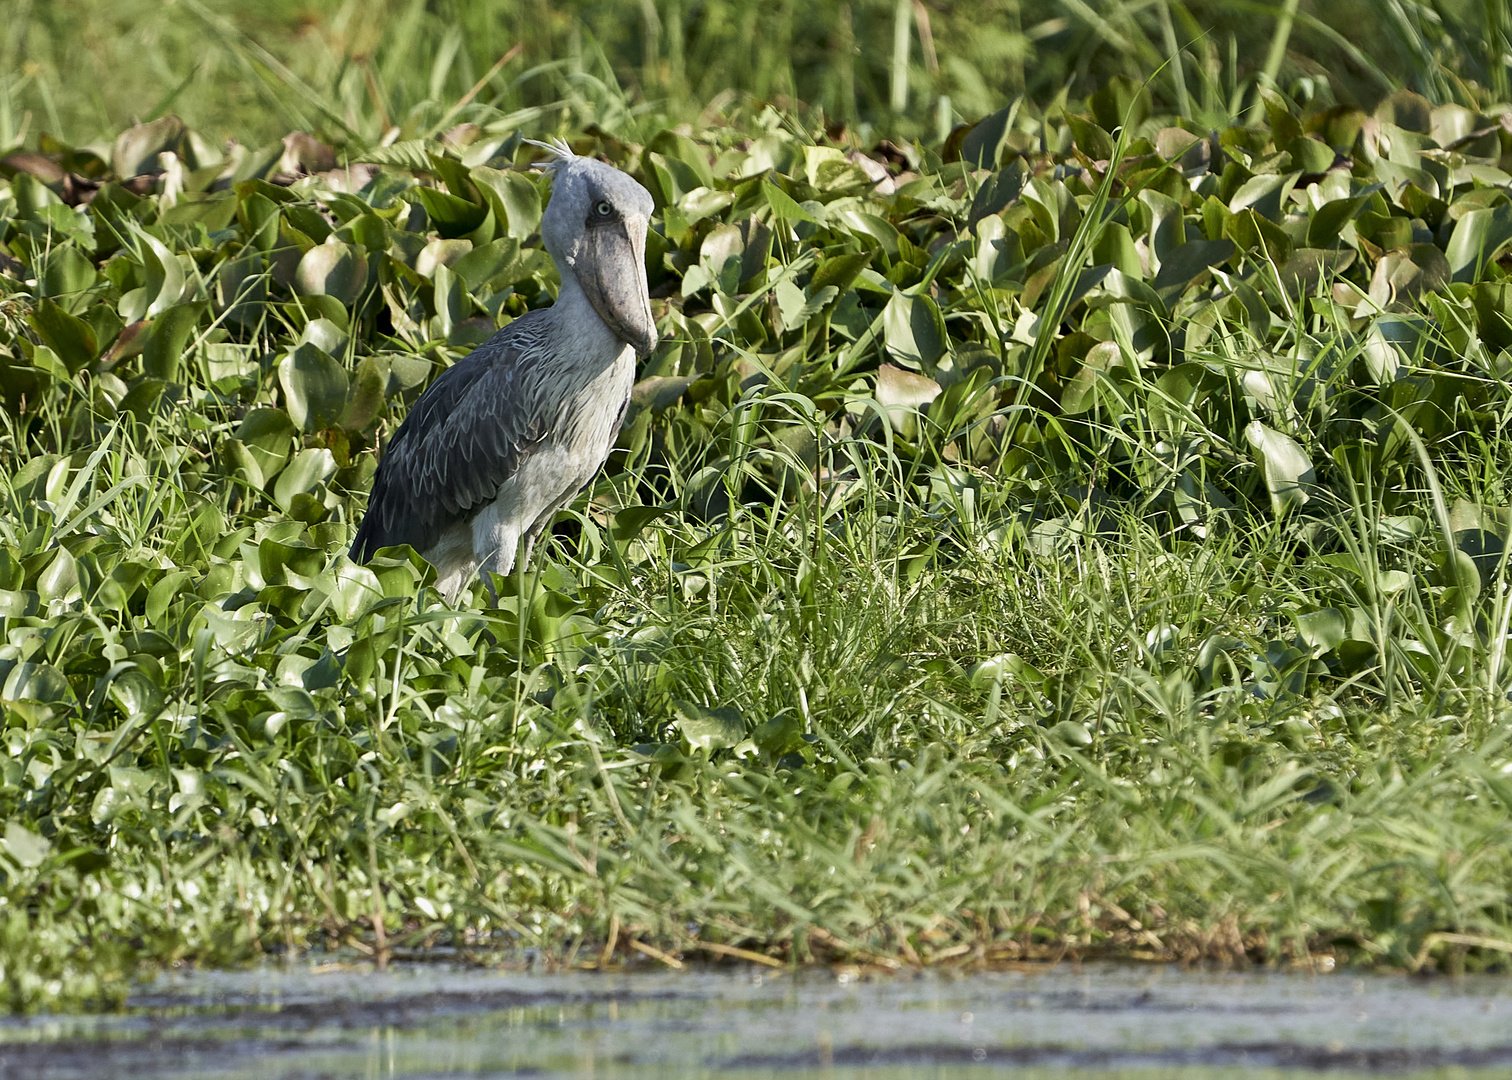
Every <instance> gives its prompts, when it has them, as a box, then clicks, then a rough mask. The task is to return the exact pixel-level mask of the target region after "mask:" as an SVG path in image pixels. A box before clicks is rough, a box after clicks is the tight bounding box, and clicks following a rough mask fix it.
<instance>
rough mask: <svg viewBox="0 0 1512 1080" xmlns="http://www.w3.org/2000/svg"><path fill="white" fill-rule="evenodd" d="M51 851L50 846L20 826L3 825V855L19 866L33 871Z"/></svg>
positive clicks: (18, 824) (23, 826) (10, 823)
mask: <svg viewBox="0 0 1512 1080" xmlns="http://www.w3.org/2000/svg"><path fill="white" fill-rule="evenodd" d="M50 851H52V844H51V843H50V842H48V841H47V840H46V839H45V838H43V837H41V836H39V835H37V834H36V833H34V832H32V831H31V830H30V829H28V828H27V827H26V826H25V825H22V824H21V823H20V822H19V821H9V822H6V825H5V853H6V854H7V855H9V856H10V857H11V858H12V859H14V860H16V863H17V864H18V865H20V866H24V867H26V868H27V869H29V870H30V869H35V868H36V867H38V866H41V865H42V862H43V860H45V859H46V858H47V856H48V853H49V852H50Z"/></svg>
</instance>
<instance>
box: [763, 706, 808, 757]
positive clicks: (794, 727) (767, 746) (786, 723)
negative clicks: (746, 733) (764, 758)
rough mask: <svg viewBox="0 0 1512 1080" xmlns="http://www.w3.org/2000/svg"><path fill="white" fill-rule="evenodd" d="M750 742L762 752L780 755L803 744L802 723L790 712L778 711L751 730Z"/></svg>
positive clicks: (774, 755)
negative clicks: (775, 714)
mask: <svg viewBox="0 0 1512 1080" xmlns="http://www.w3.org/2000/svg"><path fill="white" fill-rule="evenodd" d="M751 742H753V743H755V744H756V748H757V749H758V750H760V751H761V752H762V753H764V754H770V755H771V756H773V757H780V756H781V755H783V754H786V753H790V752H791V751H794V750H797V749H799V748H800V747H801V746H803V724H802V722H801V721H800V720H799V719H798V717H797V715H796V714H794V713H792V712H783V713H779V714H778V715H777V716H774V717H772V718H771V719H770V720H768V721H767V722H766V723H764V724H758V725H757V727H756V730H755V731H753V732H751Z"/></svg>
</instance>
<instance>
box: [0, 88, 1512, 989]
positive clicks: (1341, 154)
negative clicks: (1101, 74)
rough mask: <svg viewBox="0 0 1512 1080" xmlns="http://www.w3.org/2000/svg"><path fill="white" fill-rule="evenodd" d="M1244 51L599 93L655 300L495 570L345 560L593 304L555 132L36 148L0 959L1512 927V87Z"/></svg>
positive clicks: (1439, 962) (501, 951)
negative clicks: (370, 497) (739, 105)
mask: <svg viewBox="0 0 1512 1080" xmlns="http://www.w3.org/2000/svg"><path fill="white" fill-rule="evenodd" d="M1262 99H1263V105H1264V108H1263V109H1262V110H1260V111H1261V112H1263V114H1264V116H1263V120H1264V122H1263V123H1256V124H1252V125H1250V126H1232V127H1228V128H1225V129H1222V130H1218V131H1209V130H1193V129H1191V128H1192V125H1187V126H1182V125H1180V124H1173V123H1171V122H1168V121H1163V120H1160V119H1158V118H1152V117H1151V116H1150V106H1149V102H1148V99H1147V98H1145V97H1144V96H1142V93H1141V92H1140V91H1139V89H1138V88H1137V87H1135V86H1134V85H1133V84H1126V83H1123V82H1121V81H1119V80H1114V81H1112V82H1110V83H1109V84H1108V86H1107V87H1105V89H1104V90H1102V91H1099V93H1098V94H1097V95H1094V97H1093V98H1091V99H1090V100H1088V101H1086V102H1084V103H1081V104H1080V105H1077V106H1074V107H1068V108H1067V109H1059V108H1057V109H1055V110H1052V111H1050V112H1042V111H1039V110H1037V109H1035V108H1032V107H1031V106H1029V105H1027V104H1016V105H1014V106H1012V107H1010V108H1008V109H1005V110H1003V111H1002V112H1001V113H998V114H995V115H993V116H990V117H988V118H987V119H985V120H983V121H982V122H981V123H979V124H977V125H975V126H972V127H969V128H960V129H957V130H956V131H955V132H954V133H953V134H952V136H951V138H950V139H949V140H947V141H946V142H945V143H944V144H943V147H942V148H940V149H939V150H938V151H932V150H927V149H926V150H921V149H919V148H918V147H904V146H898V145H893V144H889V143H881V144H877V145H862V144H858V143H856V142H853V141H848V139H847V137H846V136H845V135H844V133H843V132H842V133H840V134H839V135H834V134H826V132H825V130H823V129H818V130H810V129H808V128H806V127H805V126H804V124H803V123H801V122H800V121H798V120H797V119H795V118H794V117H792V116H787V115H782V114H779V113H777V112H775V111H772V110H766V111H762V112H756V113H751V114H742V115H741V116H740V117H738V118H737V119H735V120H732V121H731V122H730V123H729V124H728V125H726V126H721V127H715V128H711V129H709V130H703V131H690V130H688V129H682V130H675V131H663V132H661V133H659V134H656V135H655V137H653V138H650V139H649V140H647V141H646V142H645V143H644V144H643V145H642V144H631V143H627V142H622V141H619V140H617V139H615V138H613V137H611V136H610V135H608V134H607V133H606V132H604V131H603V130H600V129H597V128H594V129H590V130H588V131H586V132H581V133H578V134H576V135H573V136H572V143H573V146H574V148H575V149H576V150H577V151H578V152H579V153H584V154H600V155H603V156H605V157H606V158H607V159H608V160H611V161H613V162H615V163H616V164H618V165H620V166H621V167H623V168H625V169H627V170H628V171H630V172H631V173H633V174H634V175H635V176H636V177H637V178H638V179H640V180H641V181H642V182H643V183H644V184H645V186H646V187H647V188H648V189H649V190H650V191H651V192H652V194H653V195H654V197H655V199H656V205H657V211H656V215H655V217H654V219H653V224H652V228H653V235H652V236H651V238H650V241H649V242H648V246H647V263H648V272H649V274H650V281H651V288H652V293H653V297H654V299H653V308H654V312H655V315H656V318H657V321H658V325H659V328H660V331H661V337H662V343H661V344H660V345H659V346H658V348H657V350H656V352H655V353H654V354H653V355H652V356H650V357H649V358H648V359H646V360H645V362H644V365H643V369H642V371H641V373H640V381H639V383H638V385H637V387H636V390H635V397H634V401H633V404H632V407H631V412H630V415H629V417H628V418H627V420H626V423H625V425H624V428H623V430H622V432H621V435H620V442H619V448H618V450H617V452H616V453H615V455H614V456H613V457H612V458H611V459H610V463H609V465H608V467H607V468H606V469H605V471H604V472H603V473H602V474H601V476H600V477H599V478H598V479H597V481H596V482H595V484H594V485H593V486H592V488H591V489H590V490H588V491H585V492H584V493H583V494H582V495H581V496H580V497H579V498H578V500H577V501H576V502H575V503H574V504H573V505H572V507H571V508H570V510H569V511H567V512H566V513H564V514H563V515H562V516H561V518H560V519H559V520H558V522H557V525H556V528H555V534H554V536H553V537H551V539H550V542H549V543H543V545H542V547H541V549H540V550H539V551H538V557H537V559H536V561H535V562H534V564H533V565H532V566H531V567H529V568H526V569H523V570H521V571H518V572H517V573H516V574H515V575H514V576H513V577H511V578H510V579H509V580H505V581H500V582H498V583H497V587H498V593H499V601H498V603H497V605H493V604H492V603H491V602H490V595H489V592H488V590H487V589H486V588H484V587H483V586H482V585H481V584H480V585H479V586H478V588H477V590H476V591H475V592H474V593H473V594H472V595H471V596H470V597H464V598H463V603H462V604H461V605H460V606H459V607H458V608H457V609H452V608H449V607H447V606H446V605H444V604H443V602H442V601H441V599H440V597H439V596H438V595H437V594H436V592H435V591H434V589H432V588H431V587H430V585H429V583H430V582H431V581H432V580H433V571H432V570H431V568H430V567H429V566H428V565H427V564H426V563H425V562H424V561H423V560H421V559H420V558H419V557H418V556H417V555H416V554H415V553H414V552H412V551H410V550H408V549H386V550H385V551H383V552H381V553H380V554H379V556H378V557H377V558H375V559H374V560H373V561H372V562H371V563H370V564H368V565H356V564H354V563H352V562H351V561H350V560H349V559H348V558H347V556H346V549H347V546H348V544H349V542H350V538H351V535H352V532H353V529H354V523H355V522H356V520H357V519H358V518H359V517H360V515H361V513H362V508H363V505H364V500H365V497H366V491H367V489H368V486H369V484H370V481H371V478H372V476H373V471H374V465H375V462H376V460H377V458H378V457H379V455H380V453H381V449H382V446H383V444H384V441H385V439H387V438H389V437H390V436H391V435H392V433H393V431H394V429H395V426H396V425H397V423H398V421H399V420H400V419H401V418H402V417H403V415H404V412H405V409H406V408H407V406H408V405H409V404H410V403H412V402H413V401H414V399H415V397H416V396H417V395H418V394H419V393H420V391H421V390H422V389H423V388H424V387H425V386H426V385H427V384H428V382H429V381H430V380H431V379H432V378H433V377H434V376H435V375H436V374H437V373H438V372H440V371H441V370H443V369H444V368H445V367H446V366H447V365H449V364H451V363H454V362H455V361H456V360H458V359H460V358H461V357H462V356H464V355H465V354H466V353H467V352H468V351H469V350H470V349H471V348H473V347H474V346H476V345H477V344H479V343H480V342H482V341H484V340H485V339H486V338H487V337H488V336H489V335H490V334H492V333H493V332H494V331H495V330H496V329H497V328H498V327H500V326H502V325H505V324H507V323H508V322H509V321H510V320H512V319H514V318H516V317H518V316H520V315H521V314H523V313H524V312H525V311H527V310H529V309H532V308H536V307H540V306H542V305H546V304H549V303H551V301H552V298H553V296H554V291H555V289H556V287H557V279H556V276H555V270H554V267H553V265H552V262H551V260H550V258H549V257H548V256H547V255H546V254H545V252H544V251H543V250H542V249H541V247H540V239H539V235H538V232H537V229H538V225H539V221H540V215H541V208H542V206H543V204H544V203H545V201H546V200H547V199H548V197H549V179H548V178H546V177H543V176H541V175H539V174H538V173H536V172H533V171H531V170H530V169H529V168H528V166H529V164H530V162H531V159H532V158H533V157H534V156H536V155H537V153H538V152H537V151H536V150H535V149H534V148H532V147H530V146H527V145H524V144H522V141H521V136H520V132H519V131H517V130H514V129H513V128H508V129H506V128H504V127H502V126H500V127H499V129H498V130H494V129H492V128H490V127H489V126H488V125H482V126H479V125H474V124H465V125H463V126H461V127H458V128H455V129H453V130H451V131H450V132H448V133H447V134H446V136H445V137H444V138H441V139H439V140H434V141H423V140H415V141H399V142H395V143H392V144H390V145H387V146H374V147H367V148H359V147H355V146H354V147H349V148H346V149H343V150H341V151H340V152H339V153H338V152H337V151H335V150H333V149H332V148H331V147H328V146H326V145H324V144H322V143H320V142H319V141H317V140H316V139H314V138H312V137H310V136H307V135H301V134H293V135H290V136H289V137H288V138H286V139H284V140H283V141H282V142H281V143H277V144H274V145H273V146H271V147H269V148H267V149H265V150H254V149H249V148H247V147H243V146H239V145H235V144H232V145H229V146H225V147H221V146H217V145H214V144H212V143H211V142H210V141H208V140H206V139H204V138H201V137H200V136H198V135H196V133H195V132H193V131H189V130H186V129H185V128H184V126H183V125H182V124H181V123H179V122H178V121H176V120H174V119H172V118H171V117H170V118H165V119H161V120H157V121H154V122H152V123H149V124H145V125H142V126H139V127H135V128H132V129H130V130H128V131H126V132H124V133H123V134H121V135H120V137H119V138H118V139H116V141H115V143H114V145H113V146H109V147H104V146H101V147H94V148H89V147H69V146H64V145H61V144H59V143H57V142H56V141H53V140H47V139H44V140H43V141H42V142H41V144H40V145H39V147H38V148H37V149H36V150H34V151H27V152H18V153H15V154H12V155H11V156H9V157H7V158H5V159H4V160H3V162H0V170H3V173H4V175H5V177H6V178H7V179H6V180H5V181H4V182H3V184H0V240H3V246H0V403H3V405H0V421H3V423H0V500H3V510H0V619H3V643H0V704H3V714H4V723H5V727H4V732H3V735H4V739H5V754H4V755H3V763H4V769H3V776H0V816H3V818H4V821H5V824H4V826H3V828H4V837H3V839H4V845H3V850H0V877H3V884H0V909H3V910H0V970H3V979H0V985H3V987H4V996H5V1002H6V1004H7V1005H8V1006H9V1007H11V1008H14V1009H31V1008H37V1007H43V1006H45V1007H50V1008H53V1007H61V1006H66V1005H73V1004H79V1003H84V1002H91V1001H92V1002H105V1001H112V1000H119V998H120V996H121V995H122V994H123V993H124V989H125V986H126V985H127V981H128V980H129V979H130V978H131V977H132V976H133V975H135V974H136V973H138V972H140V971H142V970H144V968H149V967H151V966H154V965H162V964H168V963H174V962H180V961H184V962H193V963H199V964H225V963H236V962H241V961H245V960H248V959H250V958H253V957H256V956H258V955H260V954H266V953H269V952H282V953H298V952H304V951H306V950H346V951H348V952H357V953H361V954H364V955H367V956H371V957H374V958H376V959H379V960H382V959H384V958H386V957H389V956H396V955H423V953H424V952H425V950H427V949H430V948H434V947H438V946H446V947H447V948H449V949H453V950H458V951H459V953H460V955H463V956H466V957H472V958H474V959H476V960H478V961H479V962H491V961H495V960H498V959H500V958H505V959H507V958H508V957H510V956H514V955H518V950H520V949H526V948H528V949H535V950H540V953H541V955H543V956H547V957H549V958H550V963H552V964H556V965H560V966H564V967H572V968H585V967H587V968H604V967H615V966H617V965H621V964H624V963H627V962H630V961H636V962H643V963H647V964H658V965H666V966H672V967H676V966H678V965H680V964H683V963H685V962H688V961H690V960H691V959H693V958H698V959H703V960H721V959H723V960H728V961H731V962H738V963H755V964H758V965H775V966H786V965H790V964H801V963H807V962H811V961H820V962H836V963H848V964H853V965H858V966H859V967H860V968H877V969H879V970H880V969H885V970H897V969H900V968H906V967H925V966H933V965H993V964H997V963H1002V962H1007V961H1020V960H1033V959H1053V958H1058V957H1064V956H1093V955H1117V956H1122V957H1134V958H1146V959H1160V960H1170V959H1175V960H1188V961H1195V960H1217V961H1222V962H1228V963H1239V962H1249V961H1268V962H1275V963H1286V964H1297V965H1303V966H1313V965H1318V964H1324V965H1329V964H1348V963H1361V964H1366V963H1378V964H1385V965H1393V966H1397V967H1401V968H1406V969H1410V970H1422V969H1431V968H1444V969H1448V970H1461V969H1464V968H1470V969H1479V968H1485V967H1488V966H1495V965H1501V964H1505V962H1506V957H1507V953H1508V951H1509V950H1512V926H1509V910H1508V882H1509V881H1512V819H1509V811H1512V758H1509V752H1508V749H1507V746H1506V740H1507V736H1508V733H1509V731H1512V727H1509V724H1512V711H1509V701H1508V690H1509V687H1512V672H1509V664H1508V658H1507V642H1508V631H1509V622H1512V591H1509V589H1508V576H1507V551H1508V547H1507V540H1508V535H1509V529H1512V510H1509V502H1512V498H1509V493H1508V490H1507V481H1506V479H1505V478H1506V476H1507V475H1508V472H1509V468H1512V437H1509V433H1508V422H1509V419H1512V403H1509V395H1508V389H1509V378H1512V281H1509V278H1508V270H1509V266H1512V260H1509V256H1508V250H1509V245H1512V197H1509V185H1512V178H1509V175H1508V172H1509V170H1512V113H1509V112H1507V111H1491V112H1485V113H1477V112H1473V111H1471V110H1468V109H1465V108H1460V107H1457V106H1440V107H1433V108H1430V107H1429V105H1428V104H1427V102H1426V101H1424V100H1423V99H1422V98H1419V97H1416V96H1415V95H1413V94H1410V93H1406V92H1403V93H1399V94H1397V95H1396V96H1394V97H1391V98H1388V99H1387V100H1386V101H1385V102H1384V103H1383V104H1382V105H1381V107H1380V108H1379V109H1377V110H1376V111H1375V112H1374V113H1373V114H1366V113H1363V112H1360V111H1358V110H1351V109H1344V108H1337V109H1330V110H1326V111H1319V112H1308V113H1299V111H1298V110H1296V109H1294V108H1293V107H1291V106H1290V105H1289V104H1288V102H1287V101H1285V100H1283V99H1282V98H1281V97H1279V96H1277V95H1274V94H1270V93H1269V92H1266V93H1265V94H1263V95H1262ZM1078 110H1083V111H1078ZM1115 133H1116V134H1115ZM569 134H571V133H569Z"/></svg>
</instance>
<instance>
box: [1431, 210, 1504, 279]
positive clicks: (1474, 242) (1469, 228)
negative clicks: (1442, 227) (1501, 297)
mask: <svg viewBox="0 0 1512 1080" xmlns="http://www.w3.org/2000/svg"><path fill="white" fill-rule="evenodd" d="M1509 244H1512V204H1509V203H1502V204H1501V205H1499V206H1497V207H1495V208H1494V209H1481V210H1471V211H1469V212H1467V213H1466V214H1465V215H1464V216H1463V217H1461V218H1460V219H1459V221H1457V222H1456V223H1455V225H1454V232H1453V233H1451V234H1450V236H1449V246H1448V247H1447V248H1446V249H1445V251H1444V255H1445V257H1446V258H1447V259H1448V262H1449V272H1450V274H1452V275H1453V278H1454V280H1455V281H1463V282H1468V283H1470V284H1474V283H1475V282H1477V281H1479V280H1480V279H1481V278H1482V277H1483V276H1484V275H1485V272H1486V268H1487V267H1488V266H1489V265H1490V264H1491V263H1494V262H1495V261H1496V260H1497V258H1499V257H1500V255H1501V254H1502V252H1503V251H1504V250H1505V249H1506V248H1507V246H1508V245H1509Z"/></svg>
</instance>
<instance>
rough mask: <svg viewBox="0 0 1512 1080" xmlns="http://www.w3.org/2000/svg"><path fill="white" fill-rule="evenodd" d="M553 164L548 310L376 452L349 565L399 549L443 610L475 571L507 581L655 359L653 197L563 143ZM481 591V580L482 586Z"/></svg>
mask: <svg viewBox="0 0 1512 1080" xmlns="http://www.w3.org/2000/svg"><path fill="white" fill-rule="evenodd" d="M536 145H538V146H543V147H545V149H547V150H549V151H551V153H552V155H553V160H552V161H551V162H550V163H549V164H548V165H547V168H549V169H550V170H551V173H552V192H551V199H550V202H549V203H548V204H547V207H546V212H545V214H544V215H543V216H542V218H541V239H542V240H543V241H544V242H545V246H546V250H547V251H548V252H549V253H550V254H551V257H552V259H553V260H555V262H556V266H557V271H558V272H559V273H560V275H561V278H562V288H561V291H560V292H559V293H558V294H557V299H556V303H555V304H553V305H552V306H551V307H549V308H544V309H540V310H536V311H532V312H529V313H528V314H525V315H522V316H521V317H520V318H518V319H516V320H515V321H514V322H512V323H510V324H509V325H508V326H506V327H504V329H502V330H500V331H499V332H498V333H496V334H494V336H493V337H491V338H489V339H488V340H487V341H486V342H484V343H483V344H482V345H480V346H478V347H477V348H476V349H475V350H473V352H472V353H470V354H469V355H468V356H467V357H465V358H464V359H462V360H460V361H458V362H457V363H456V364H454V365H453V366H452V367H450V368H448V369H447V370H446V371H443V372H442V373H441V374H440V376H438V377H437V378H436V380H435V382H433V383H431V385H430V386H429V387H428V388H427V389H426V391H425V393H423V394H421V395H420V400H418V401H417V402H415V405H414V407H413V408H412V409H411V410H410V412H409V415H408V416H406V417H405V419H404V423H403V424H401V425H400V427H399V431H398V433H397V434H396V435H395V436H394V438H393V441H392V442H390V443H389V446H388V450H387V452H386V453H385V454H384V456H383V460H382V461H380V462H379V463H378V472H377V475H376V476H375V477H374V479H373V488H372V494H371V495H370V496H369V497H368V508H367V514H366V515H365V516H364V517H363V519H362V525H361V527H359V528H358V530H357V536H356V538H355V539H354V540H353V542H352V552H351V555H352V558H353V559H354V560H356V561H358V562H363V561H366V560H367V559H368V558H370V557H371V556H372V554H373V553H374V552H375V551H377V550H378V549H379V548H382V547H388V546H390V545H393V544H409V545H410V546H411V547H413V548H414V549H415V550H416V551H418V552H419V553H420V554H421V555H422V556H423V557H424V558H425V559H426V560H427V561H429V562H430V563H431V564H432V565H433V566H434V567H435V568H436V574H437V581H436V586H437V588H438V589H439V590H440V591H441V592H442V594H443V595H445V596H446V598H447V601H448V602H449V603H455V602H456V600H457V597H458V596H459V595H460V594H461V592H462V590H463V589H464V588H465V587H466V586H467V585H468V584H470V583H471V581H472V579H473V577H474V575H476V574H477V573H478V572H479V570H480V569H481V570H483V571H485V572H493V573H496V574H508V573H509V572H510V571H511V570H512V569H513V568H514V565H515V559H516V555H517V553H518V556H519V558H520V559H521V560H523V561H528V560H529V559H530V552H531V549H532V548H533V546H534V545H535V542H536V539H537V538H538V537H539V536H540V535H541V532H542V531H543V530H544V529H546V528H547V527H548V526H549V525H550V524H551V520H552V518H553V517H554V516H555V515H556V513H557V511H558V510H560V509H561V508H562V507H563V506H565V505H566V504H567V503H568V502H569V501H570V500H571V499H572V497H573V495H575V494H576V493H577V491H578V489H579V488H581V487H582V486H583V485H584V484H586V483H587V482H588V481H589V480H590V479H592V478H593V475H594V474H595V473H597V472H598V470H599V467H600V466H601V465H603V463H604V459H605V458H607V457H608V456H609V451H610V449H611V448H612V447H613V446H614V440H615V436H616V435H617V434H618V432H619V427H620V422H621V421H622V420H623V419H624V417H625V407H626V406H627V405H628V404H629V402H630V388H631V386H632V385H633V384H634V382H635V361H636V357H637V356H644V355H646V354H647V353H649V352H650V351H651V349H652V348H653V347H654V346H655V345H656V325H655V323H654V322H652V319H651V304H650V299H649V297H648V295H647V287H646V269H645V252H646V226H647V221H648V219H649V218H650V216H651V210H652V202H651V195H650V193H649V192H647V191H646V189H645V188H643V187H641V185H640V184H638V183H636V182H635V181H634V180H632V179H631V178H630V177H629V176H627V175H625V174H624V173H622V172H620V171H619V170H618V169H616V168H614V167H613V166H612V165H606V164H604V163H602V162H599V161H595V160H593V159H591V158H583V157H577V156H576V155H574V154H573V153H572V151H571V150H570V149H568V147H567V145H566V144H565V143H561V142H558V143H556V144H555V145H549V146H548V145H547V144H544V143H537V144H536ZM484 580H487V579H486V578H485V579H484Z"/></svg>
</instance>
